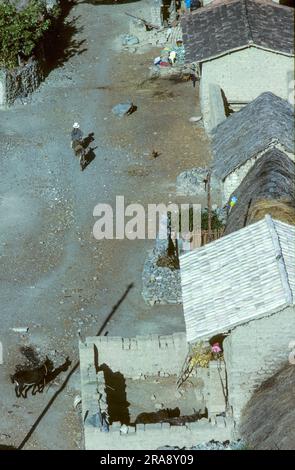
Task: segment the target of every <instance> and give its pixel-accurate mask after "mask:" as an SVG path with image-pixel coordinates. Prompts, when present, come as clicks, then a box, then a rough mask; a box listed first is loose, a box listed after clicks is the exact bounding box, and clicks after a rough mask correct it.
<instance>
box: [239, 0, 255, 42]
mask: <svg viewBox="0 0 295 470" xmlns="http://www.w3.org/2000/svg"><path fill="white" fill-rule="evenodd" d="M241 3H242V10H243V14H244V15H243V19H244V23H245V29H246V31H247V34H248V43H249V44H252V43H254V39H253V35H252V30H251V26H250V21H249V15H248V7H247V0H242V2H241Z"/></svg>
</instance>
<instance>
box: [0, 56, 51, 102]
mask: <svg viewBox="0 0 295 470" xmlns="http://www.w3.org/2000/svg"><path fill="white" fill-rule="evenodd" d="M42 80H43V71H42V65H41V62H40V61H38V60H35V59H30V60H29V62H28V63H27V64H26V65H24V66H22V67H17V68H15V69H13V70H7V69H3V68H2V69H0V109H5V108H6V107H8V106H11V105H12V104H13V103H14V102H15V101H16V100H17V99H18V98H25V97H26V96H28V95H29V94H30V93H33V92H34V91H35V90H36V89H37V88H38V86H39V85H40V83H41V81H42Z"/></svg>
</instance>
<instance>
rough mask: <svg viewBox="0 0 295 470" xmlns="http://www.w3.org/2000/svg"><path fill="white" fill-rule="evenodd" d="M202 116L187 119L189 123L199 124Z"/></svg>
mask: <svg viewBox="0 0 295 470" xmlns="http://www.w3.org/2000/svg"><path fill="white" fill-rule="evenodd" d="M201 119H202V116H192V117H190V118H189V122H199V121H201Z"/></svg>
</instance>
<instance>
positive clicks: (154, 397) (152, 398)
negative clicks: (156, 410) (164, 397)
mask: <svg viewBox="0 0 295 470" xmlns="http://www.w3.org/2000/svg"><path fill="white" fill-rule="evenodd" d="M155 399H156V395H155V394H154V393H153V395H152V396H151V400H152V401H154V400H155Z"/></svg>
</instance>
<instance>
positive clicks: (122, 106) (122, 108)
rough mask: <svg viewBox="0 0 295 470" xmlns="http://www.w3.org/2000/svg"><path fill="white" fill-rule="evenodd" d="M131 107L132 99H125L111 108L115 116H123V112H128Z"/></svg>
mask: <svg viewBox="0 0 295 470" xmlns="http://www.w3.org/2000/svg"><path fill="white" fill-rule="evenodd" d="M132 108H133V103H132V101H127V102H126V103H119V104H117V105H116V106H114V107H113V108H112V113H113V114H115V116H117V117H123V116H124V115H125V114H128V113H129V112H130V111H131V109H132Z"/></svg>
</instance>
